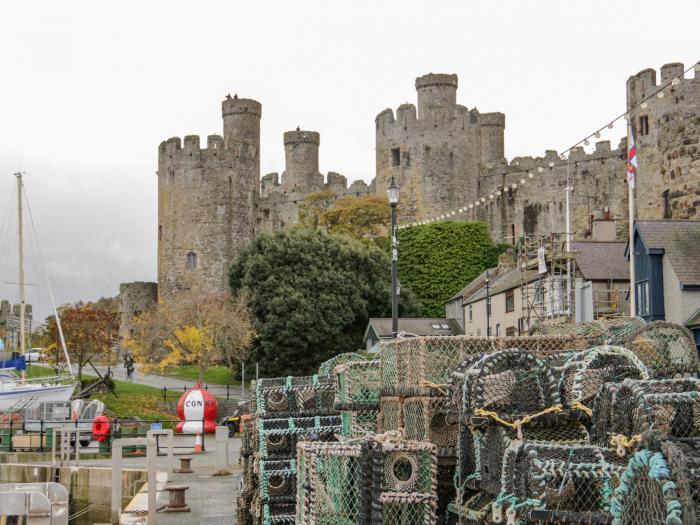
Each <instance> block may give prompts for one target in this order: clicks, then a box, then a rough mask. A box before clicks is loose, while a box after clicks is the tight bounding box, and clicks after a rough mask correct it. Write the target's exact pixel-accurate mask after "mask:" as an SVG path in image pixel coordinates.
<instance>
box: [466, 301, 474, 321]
mask: <svg viewBox="0 0 700 525" xmlns="http://www.w3.org/2000/svg"><path fill="white" fill-rule="evenodd" d="M467 313H468V315H469V322H470V323H471V322H472V321H473V320H474V313H473V312H472V305H469V306H468V307H467Z"/></svg>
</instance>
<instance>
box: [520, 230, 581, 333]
mask: <svg viewBox="0 0 700 525" xmlns="http://www.w3.org/2000/svg"><path fill="white" fill-rule="evenodd" d="M566 237H567V235H566V234H565V233H551V234H549V235H547V236H544V237H539V238H537V239H532V238H527V237H526V238H525V239H524V242H523V244H522V245H521V246H520V248H519V250H518V267H519V268H520V298H521V305H522V313H521V322H520V325H521V326H520V327H519V328H520V331H521V333H525V331H526V330H527V328H528V327H530V326H532V325H533V324H534V323H537V322H542V321H544V320H558V321H571V320H573V318H574V301H573V284H574V283H573V272H574V266H575V265H574V261H575V257H574V253H573V252H571V251H570V250H569V249H568V247H567V241H566Z"/></svg>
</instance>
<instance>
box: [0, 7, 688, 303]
mask: <svg viewBox="0 0 700 525" xmlns="http://www.w3.org/2000/svg"><path fill="white" fill-rule="evenodd" d="M699 19H700V3H698V2H691V1H685V2H683V1H669V0H667V1H665V2H651V1H624V2H622V1H610V0H608V1H587V2H571V1H561V0H557V1H537V2H535V1H529V2H527V1H522V0H521V1H514V2H505V1H503V2H501V1H482V2H473V1H472V2H443V1H437V0H432V1H429V2H428V1H426V2H417V1H406V0H403V1H396V2H388V1H342V2H341V1H328V0H326V1H317V2H310V1H303V0H295V1H293V2H290V1H280V2H272V1H264V2H263V1H261V2H234V1H228V2H208V1H200V2H193V1H188V2H179V1H175V0H170V1H163V2H160V1H152V0H149V1H140V2H130V1H120V2H109V3H107V2H98V1H94V0H92V1H84V2H77V1H67V0H63V1H59V2H57V1H46V2H32V1H22V2H19V1H12V2H3V3H2V4H1V5H0V53H1V54H0V57H1V61H0V75H1V81H0V206H1V207H2V208H0V220H2V218H3V217H4V216H5V212H6V203H7V202H8V198H9V192H11V191H13V190H14V179H13V177H12V173H13V172H14V171H17V170H20V169H21V170H25V171H26V172H27V174H26V176H25V185H26V187H27V191H28V194H29V198H30V203H31V205H32V207H33V209H34V212H35V220H36V223H37V227H38V229H39V237H40V240H41V243H42V249H43V252H44V254H45V257H46V259H47V264H48V268H49V274H50V277H51V279H52V281H53V283H54V288H55V291H56V298H57V301H58V302H59V303H63V302H68V301H71V302H72V301H76V300H79V299H83V300H90V299H96V298H98V297H100V296H111V295H115V294H117V292H118V285H119V283H120V282H123V281H134V280H155V277H156V216H157V198H156V176H155V170H156V169H157V166H156V164H157V147H158V144H159V143H160V141H161V140H163V139H166V138H168V137H171V136H180V137H182V136H184V135H187V134H199V135H201V136H202V137H205V136H206V135H207V134H211V133H221V131H222V124H221V114H220V103H221V100H222V98H223V97H224V96H225V95H226V93H229V92H231V93H238V94H239V95H240V96H242V97H250V98H255V99H257V100H259V101H260V102H261V103H262V105H263V116H262V145H261V148H262V151H261V155H262V159H261V161H262V162H261V164H262V173H266V172H270V171H280V172H281V171H282V170H283V162H284V150H283V145H282V133H283V132H284V131H285V130H290V129H293V128H295V127H296V126H297V125H300V126H301V127H302V128H303V129H311V130H316V131H319V132H320V133H321V171H322V172H324V173H326V172H327V171H329V170H333V171H338V172H341V173H343V174H345V175H346V176H347V177H348V179H350V180H353V179H358V178H360V179H364V180H366V181H370V180H371V179H372V178H373V176H374V117H375V116H376V114H377V113H379V112H380V111H381V110H383V109H384V108H386V107H392V108H396V107H397V106H398V105H399V104H401V103H403V102H405V101H409V102H414V101H415V91H414V87H413V82H414V79H415V77H416V76H418V75H421V74H424V73H428V72H441V73H443V72H444V73H457V74H458V75H459V82H460V87H459V92H458V99H459V102H460V103H462V104H464V105H466V106H467V107H469V108H470V109H471V108H473V107H475V106H476V107H477V108H478V109H479V110H480V111H502V112H504V113H505V114H506V155H507V156H508V157H509V158H512V157H513V156H518V155H539V154H542V153H543V152H544V150H545V149H557V150H563V149H565V148H567V147H568V146H570V145H571V144H572V143H575V142H576V141H578V140H579V139H580V138H581V137H582V136H584V135H586V134H587V133H589V132H590V131H592V130H594V129H595V128H596V127H597V126H600V125H602V124H604V123H605V122H606V121H607V120H608V119H610V118H611V117H613V116H616V115H618V114H619V113H621V112H622V111H624V106H625V81H626V79H627V77H628V76H629V75H631V74H634V73H636V72H638V71H640V70H641V69H644V68H647V67H654V68H657V69H658V67H659V66H661V65H662V64H664V63H668V62H675V61H683V62H684V63H685V64H686V65H690V64H692V63H693V62H695V61H697V60H698V59H699V58H700V53H699V51H700V45H699V44H700V37H699V36H698V31H697V22H698V20H699ZM613 131H614V133H612V134H611V135H610V136H606V137H604V138H611V139H612V142H613V147H615V146H616V145H617V143H618V141H619V138H620V137H621V136H622V134H623V133H624V130H622V129H615V130H613ZM204 142H205V141H204V139H203V143H204ZM1 226H2V224H0V227H1ZM2 233H3V232H2V231H0V234H2ZM3 247H5V248H3ZM11 248H12V247H9V248H8V247H7V240H6V239H0V250H5V252H4V253H0V272H3V274H2V275H0V282H4V281H8V280H9V281H15V280H16V279H15V277H14V272H15V271H16V266H17V264H16V262H15V257H16V252H15V250H14V249H11ZM30 255H31V253H30ZM8 258H9V259H8ZM35 266H36V265H35V264H34V263H32V262H30V263H28V273H29V277H28V279H29V280H30V281H32V282H37V281H38V277H36V275H35V274H36V272H35V270H34V268H35ZM15 288H16V287H12V286H9V285H2V284H0V297H10V298H12V299H16V289H15ZM29 301H31V302H34V303H36V304H37V306H38V307H39V315H40V316H41V317H43V316H45V315H46V314H47V312H48V296H47V294H46V291H45V289H44V288H43V287H32V288H31V289H30V292H29Z"/></svg>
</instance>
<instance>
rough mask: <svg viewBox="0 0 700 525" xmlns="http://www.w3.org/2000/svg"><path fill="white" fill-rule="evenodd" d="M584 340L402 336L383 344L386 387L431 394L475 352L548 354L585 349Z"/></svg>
mask: <svg viewBox="0 0 700 525" xmlns="http://www.w3.org/2000/svg"><path fill="white" fill-rule="evenodd" d="M584 347H585V346H584V342H583V341H582V340H580V339H577V338H576V337H573V336H564V337H559V336H555V337H550V336H544V337H467V336H451V337H444V336H442V337H441V336H429V337H413V338H407V339H399V340H396V341H392V342H389V343H385V344H383V345H382V348H381V350H380V353H381V367H382V372H381V374H382V387H383V389H384V390H383V391H384V393H385V394H386V395H392V394H393V395H400V396H405V397H411V396H420V395H425V394H426V393H429V392H428V391H427V390H426V389H430V388H431V387H433V388H434V387H436V386H438V387H439V386H444V385H445V384H446V383H447V382H448V380H449V378H450V375H451V373H452V371H453V370H454V369H455V368H457V366H458V365H459V364H460V363H461V362H463V361H464V360H465V359H467V358H469V357H470V356H473V355H478V354H484V353H490V352H495V351H498V350H507V349H516V348H517V349H522V350H523V351H526V352H528V353H531V354H533V355H536V356H545V355H551V354H557V353H560V352H566V351H570V350H578V349H583V348H584Z"/></svg>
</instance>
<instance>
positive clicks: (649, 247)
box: [625, 220, 700, 346]
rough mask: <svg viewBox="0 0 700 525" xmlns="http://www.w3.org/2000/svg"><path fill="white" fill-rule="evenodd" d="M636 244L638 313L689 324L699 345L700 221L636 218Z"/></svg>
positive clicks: (649, 319)
mask: <svg viewBox="0 0 700 525" xmlns="http://www.w3.org/2000/svg"><path fill="white" fill-rule="evenodd" d="M633 245H634V257H635V259H634V261H635V278H634V289H635V299H636V304H637V315H639V316H640V317H642V318H644V319H645V320H646V321H661V320H664V321H670V322H673V323H677V324H680V325H684V326H687V327H688V328H689V329H690V330H691V331H692V332H693V336H694V337H695V342H696V344H697V345H699V346H700V221H680V220H662V221H637V222H636V223H635V226H634V237H633ZM625 255H626V257H627V260H629V246H628V249H627V251H626V253H625Z"/></svg>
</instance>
